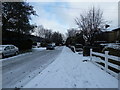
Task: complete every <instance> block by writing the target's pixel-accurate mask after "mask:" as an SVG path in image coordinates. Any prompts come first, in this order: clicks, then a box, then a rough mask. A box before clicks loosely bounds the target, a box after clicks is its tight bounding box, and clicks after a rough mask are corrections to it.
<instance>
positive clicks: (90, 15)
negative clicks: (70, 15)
mask: <svg viewBox="0 0 120 90" xmlns="http://www.w3.org/2000/svg"><path fill="white" fill-rule="evenodd" d="M75 22H76V24H77V25H78V26H79V28H80V29H81V30H82V33H83V38H84V40H85V41H86V42H87V43H88V44H92V43H93V42H94V35H95V34H96V33H97V32H99V31H100V30H101V29H102V28H103V27H104V25H105V22H104V19H103V12H102V11H101V10H100V9H96V8H95V7H92V8H91V9H90V10H89V11H88V12H87V13H85V15H84V14H81V15H80V17H79V18H78V17H77V18H76V19H75Z"/></svg>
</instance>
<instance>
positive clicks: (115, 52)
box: [102, 47, 120, 57]
mask: <svg viewBox="0 0 120 90" xmlns="http://www.w3.org/2000/svg"><path fill="white" fill-rule="evenodd" d="M105 51H109V55H113V56H118V57H120V49H114V48H110V47H107V48H104V49H103V50H102V52H103V53H104V52H105Z"/></svg>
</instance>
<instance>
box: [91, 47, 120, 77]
mask: <svg viewBox="0 0 120 90" xmlns="http://www.w3.org/2000/svg"><path fill="white" fill-rule="evenodd" d="M108 53H109V51H105V54H103V53H98V52H93V51H92V49H90V60H91V61H92V62H93V63H94V64H96V65H97V66H99V67H100V68H102V69H103V70H105V71H106V72H108V73H110V74H111V75H112V76H114V77H116V78H117V79H118V73H115V72H114V71H112V70H110V69H108V66H111V67H113V68H115V69H118V70H120V66H119V65H116V64H113V63H111V62H108V59H112V60H114V61H119V62H120V57H117V56H112V55H108ZM93 55H96V56H98V57H96V56H93ZM99 56H100V57H104V58H105V60H102V59H101V58H99ZM97 62H102V63H104V64H105V67H104V66H102V65H100V64H98V63H97Z"/></svg>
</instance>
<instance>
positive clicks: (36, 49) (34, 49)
mask: <svg viewBox="0 0 120 90" xmlns="http://www.w3.org/2000/svg"><path fill="white" fill-rule="evenodd" d="M45 49H46V48H44V47H40V48H32V51H42V50H45Z"/></svg>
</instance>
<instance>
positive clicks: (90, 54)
mask: <svg viewBox="0 0 120 90" xmlns="http://www.w3.org/2000/svg"><path fill="white" fill-rule="evenodd" d="M90 61H92V48H91V49H90Z"/></svg>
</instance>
